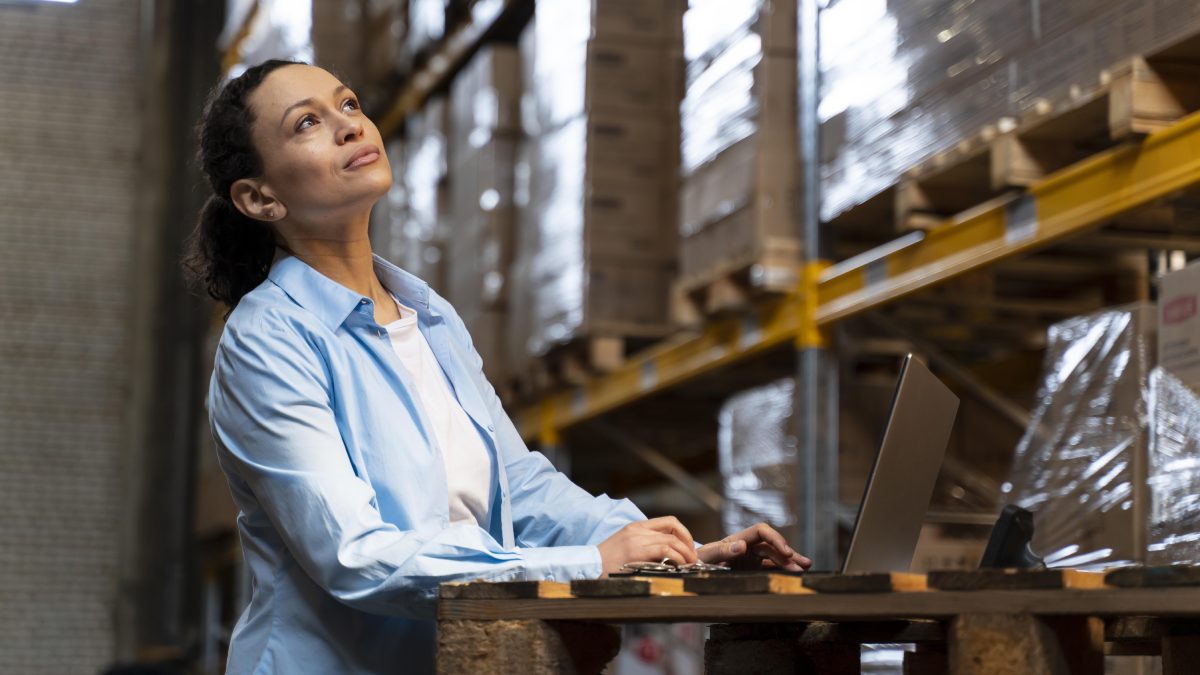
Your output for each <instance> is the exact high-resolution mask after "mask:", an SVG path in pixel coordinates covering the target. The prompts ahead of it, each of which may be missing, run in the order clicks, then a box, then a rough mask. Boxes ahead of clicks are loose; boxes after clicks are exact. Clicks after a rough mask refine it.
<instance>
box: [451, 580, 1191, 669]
mask: <svg viewBox="0 0 1200 675" xmlns="http://www.w3.org/2000/svg"><path fill="white" fill-rule="evenodd" d="M1197 592H1200V567H1189V566H1170V567H1135V568H1122V569H1118V570H1113V571H1110V572H1108V573H1104V572H1085V571H1079V570H1062V569H1049V570H971V571H953V572H950V571H948V572H937V573H931V574H928V575H919V574H907V573H905V574H852V575H837V574H793V573H784V572H745V573H741V572H730V573H718V574H710V575H707V576H704V575H699V576H689V577H684V578H671V577H667V578H664V577H658V576H646V577H636V576H634V577H620V578H612V579H601V580H577V581H572V582H570V583H569V584H567V583H554V582H510V583H502V584H488V583H472V584H456V585H453V586H443V590H442V602H441V605H440V608H439V621H440V622H439V636H440V638H439V640H440V650H441V651H439V659H441V658H442V655H445V656H446V658H447V663H449V662H450V660H452V659H458V660H459V661H464V659H466V658H467V656H469V657H470V658H471V659H474V661H472V663H473V664H474V665H475V666H481V665H484V664H488V665H494V666H505V667H508V668H519V667H524V668H528V667H534V668H535V669H536V668H542V669H543V670H541V671H538V672H550V671H549V670H545V669H546V668H550V669H551V670H552V669H553V668H552V666H551V665H547V662H546V659H550V660H551V661H552V662H553V663H555V664H559V665H561V664H562V663H564V661H563V659H565V658H567V655H568V654H569V655H570V657H571V658H576V652H575V650H578V649H586V646H587V640H583V641H581V642H580V641H574V642H573V640H571V639H567V638H568V637H571V636H564V639H563V640H561V641H560V640H558V639H556V638H554V634H553V633H552V632H547V627H550V628H553V627H554V626H557V625H558V624H557V623H556V621H558V620H569V621H572V622H578V621H582V622H597V623H594V624H573V625H576V626H583V625H595V626H599V625H601V624H603V623H610V622H616V623H621V622H640V621H647V620H650V621H686V622H694V621H704V622H716V623H717V624H719V625H715V626H713V627H712V628H711V632H710V636H709V640H708V643H707V644H706V646H705V672H711V673H740V672H747V671H746V667H747V664H748V663H754V664H755V667H756V669H755V672H775V671H777V670H784V671H785V672H797V670H796V667H797V665H802V666H804V668H801V669H800V670H799V672H830V673H843V672H844V673H856V672H859V667H860V664H859V648H860V645H862V644H867V643H879V642H888V643H912V644H915V645H916V651H914V652H911V653H910V654H908V655H907V656H906V657H905V672H906V673H937V674H938V675H941V674H943V673H1016V672H1021V673H1045V674H1047V675H1050V674H1055V675H1057V674H1059V673H1064V674H1065V673H1088V674H1096V675H1099V674H1100V673H1103V672H1104V664H1105V656H1106V655H1110V656H1130V655H1143V656H1160V657H1161V659H1162V666H1163V672H1164V673H1166V674H1168V675H1181V674H1183V673H1193V672H1196V669H1195V666H1196V663H1197V661H1196V659H1197V657H1200V609H1197V608H1198V607H1200V595H1197ZM481 630H494V631H503V632H506V633H507V637H509V638H512V640H511V641H512V643H513V644H514V645H516V644H532V643H529V642H522V641H521V640H518V639H516V638H518V637H520V636H535V635H536V636H538V638H539V639H544V638H546V637H547V636H549V637H550V638H551V643H552V644H551V645H550V646H549V647H547V646H545V645H543V646H542V647H539V649H541V650H542V651H539V652H538V653H537V654H534V655H532V656H531V655H530V653H528V652H527V651H514V650H508V649H505V648H496V649H493V648H490V647H489V648H475V647H474V646H473V645H474V644H475V643H474V641H473V640H474V638H473V637H472V636H476V635H477V634H479V632H480V631H481ZM589 630H590V629H589ZM496 637H497V638H498V637H499V636H496ZM575 637H576V638H577V637H579V636H575ZM494 644H499V645H502V644H504V642H503V641H501V640H499V639H496V640H495V641H494ZM539 644H540V643H539ZM468 648H469V649H468ZM462 651H467V652H469V654H467V655H463V654H460V653H459V652H462ZM611 651H612V652H613V653H615V649H612V650H611ZM535 657H536V658H535ZM554 659H558V660H557V661H554ZM455 662H456V663H457V662H458V661H455ZM464 663H465V661H464ZM554 667H557V666H554ZM602 667H603V663H599V664H596V665H595V668H596V670H595V672H599V669H600V668H602ZM805 668H807V670H806V669H805Z"/></svg>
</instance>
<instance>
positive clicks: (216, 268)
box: [181, 59, 301, 318]
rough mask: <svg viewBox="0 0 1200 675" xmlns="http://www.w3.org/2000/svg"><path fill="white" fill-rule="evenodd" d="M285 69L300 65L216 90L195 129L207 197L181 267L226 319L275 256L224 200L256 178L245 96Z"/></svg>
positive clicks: (261, 229)
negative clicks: (241, 183)
mask: <svg viewBox="0 0 1200 675" xmlns="http://www.w3.org/2000/svg"><path fill="white" fill-rule="evenodd" d="M287 65H301V64H300V62H298V61H281V60H277V59H272V60H270V61H266V62H263V63H261V64H259V65H257V66H254V67H252V68H249V69H247V70H246V72H244V73H242V74H241V75H239V76H237V77H235V78H233V79H232V80H229V81H228V82H226V83H225V84H224V85H217V87H215V88H214V89H213V91H212V92H211V93H210V94H209V97H208V101H207V103H206V104H205V106H204V113H203V114H202V115H201V117H200V121H199V123H198V124H197V125H196V134H197V136H198V140H199V150H198V152H197V161H198V163H199V164H200V169H201V171H202V172H203V173H204V177H205V178H206V179H207V180H208V184H209V186H210V187H211V188H212V191H213V192H212V195H211V196H210V197H209V198H208V201H206V202H205V203H204V207H203V208H202V209H201V210H200V216H199V218H197V222H196V228H195V230H193V232H192V234H191V236H190V237H189V238H188V241H187V245H186V250H185V252H184V255H183V259H182V261H181V263H182V265H183V272H184V276H185V278H186V279H187V281H188V283H189V284H190V285H191V286H192V287H193V288H195V289H198V290H202V291H205V292H207V293H208V295H210V296H212V297H213V298H214V299H215V300H218V301H220V302H222V303H224V304H225V306H226V307H227V308H228V310H229V311H228V312H226V313H225V316H226V318H228V317H229V313H230V312H232V311H233V308H234V307H236V306H237V304H238V302H239V301H240V300H241V299H242V296H244V295H246V294H247V293H249V292H250V291H252V290H254V288H255V287H256V286H258V285H259V284H261V283H262V282H263V280H264V279H266V278H267V272H268V271H270V269H271V262H272V260H274V257H275V246H276V242H275V230H274V228H273V227H272V226H271V225H270V223H267V222H264V221H259V220H255V219H253V218H250V217H249V216H247V215H245V214H244V213H242V212H241V211H239V210H238V209H237V208H236V207H235V206H234V205H233V203H232V202H231V201H230V188H232V186H233V184H234V183H235V182H236V181H238V180H240V179H242V178H252V177H257V176H261V175H262V159H261V158H260V156H259V154H258V151H257V150H256V149H255V147H254V143H253V141H252V134H251V128H252V125H253V123H254V111H253V109H252V108H251V107H250V101H249V97H250V94H251V93H252V92H253V91H254V90H255V89H257V88H258V85H260V84H262V81H263V80H264V79H265V78H266V76H267V75H268V74H270V72H271V71H273V70H275V69H276V68H280V67H282V66H287Z"/></svg>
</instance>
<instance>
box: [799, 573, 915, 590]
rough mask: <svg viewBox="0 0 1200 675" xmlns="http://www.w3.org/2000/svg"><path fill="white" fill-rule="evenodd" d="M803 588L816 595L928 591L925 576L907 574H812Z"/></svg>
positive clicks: (805, 581) (805, 580) (807, 577)
mask: <svg viewBox="0 0 1200 675" xmlns="http://www.w3.org/2000/svg"><path fill="white" fill-rule="evenodd" d="M804 587H805V588H808V589H811V590H814V591H817V592H818V593H891V592H915V591H925V590H928V588H927V584H926V579H925V575H923V574H909V573H907V572H890V573H874V572H870V573H865V574H828V575H826V574H813V575H808V576H805V577H804Z"/></svg>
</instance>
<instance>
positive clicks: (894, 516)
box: [842, 354, 958, 574]
mask: <svg viewBox="0 0 1200 675" xmlns="http://www.w3.org/2000/svg"><path fill="white" fill-rule="evenodd" d="M957 414H958V397H957V396H955V395H954V394H953V393H952V392H951V391H950V390H949V389H948V388H946V385H944V384H942V382H941V381H940V380H938V378H937V377H935V376H934V375H933V373H931V372H929V369H928V368H926V367H925V364H923V363H921V362H920V361H918V360H917V359H915V358H913V355H912V354H909V355H908V356H906V357H904V363H903V364H902V365H901V366H900V381H899V382H898V383H897V385H896V394H895V396H894V398H893V399H892V412H891V414H890V415H889V417H888V423H887V427H886V428H885V429H884V432H883V442H882V443H881V444H880V446H879V454H878V455H877V456H876V457H875V466H874V467H873V468H872V469H871V475H870V476H869V477H868V478H867V489H866V492H865V493H864V494H863V500H862V504H860V505H859V508H858V519H857V520H856V521H855V523H854V534H853V535H852V536H851V538H850V551H849V552H848V553H847V554H846V561H845V562H844V563H843V564H842V573H843V574H845V573H850V572H906V571H908V567H909V565H911V564H912V558H913V552H914V551H915V550H916V548H917V539H918V538H919V537H920V536H921V524H922V522H924V520H925V512H926V511H927V510H928V509H929V501H930V499H931V498H932V497H933V486H934V483H935V482H936V481H937V477H938V472H939V470H940V469H941V466H942V458H943V457H944V456H945V454H946V444H947V443H948V442H949V441H950V430H951V429H952V428H953V427H954V418H955V416H956V415H957Z"/></svg>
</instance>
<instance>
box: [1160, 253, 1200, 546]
mask: <svg viewBox="0 0 1200 675" xmlns="http://www.w3.org/2000/svg"><path fill="white" fill-rule="evenodd" d="M1158 298H1159V302H1158V363H1159V365H1158V367H1157V368H1155V369H1154V372H1153V373H1151V376H1150V388H1149V407H1150V413H1151V414H1150V444H1149V451H1150V461H1149V480H1150V498H1149V502H1150V503H1149V518H1150V522H1149V532H1148V538H1147V541H1148V544H1149V551H1148V553H1147V561H1148V562H1150V563H1153V564H1166V563H1172V562H1181V561H1196V560H1200V501H1198V500H1197V498H1196V495H1198V494H1200V264H1197V263H1193V264H1192V265H1190V266H1188V267H1185V268H1183V269H1181V270H1178V271H1176V272H1172V273H1170V274H1168V275H1166V276H1164V277H1163V278H1162V281H1161V282H1160V285H1159V294H1158Z"/></svg>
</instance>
